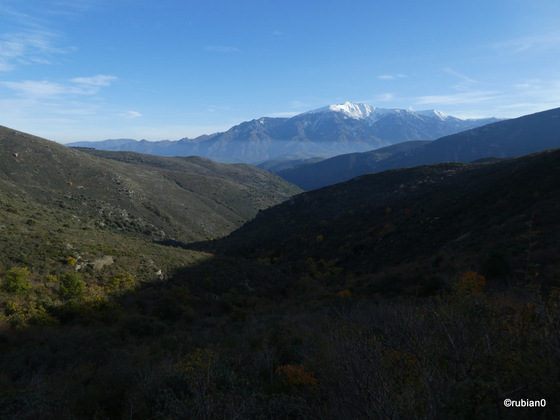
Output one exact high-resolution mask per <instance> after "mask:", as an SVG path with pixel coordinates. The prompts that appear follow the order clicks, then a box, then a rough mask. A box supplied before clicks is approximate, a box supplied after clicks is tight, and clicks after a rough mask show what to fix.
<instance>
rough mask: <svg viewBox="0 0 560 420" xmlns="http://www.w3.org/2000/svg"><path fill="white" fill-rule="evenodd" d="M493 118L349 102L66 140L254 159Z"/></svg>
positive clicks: (379, 143)
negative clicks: (175, 132) (205, 127)
mask: <svg viewBox="0 0 560 420" xmlns="http://www.w3.org/2000/svg"><path fill="white" fill-rule="evenodd" d="M495 121H498V120H497V119H495V118H488V119H469V120H462V119H459V118H455V117H452V116H449V115H445V114H443V113H441V112H438V111H418V112H414V111H411V110H403V109H381V108H375V107H371V106H369V105H365V104H354V103H350V102H347V103H345V104H343V105H330V106H327V107H324V108H320V109H317V110H314V111H310V112H306V113H303V114H299V115H296V116H294V117H292V118H260V119H256V120H252V121H248V122H243V123H241V124H239V125H236V126H234V127H232V128H231V129H229V130H228V131H226V132H224V133H215V134H211V135H204V136H200V137H197V138H195V139H188V138H185V139H182V140H177V141H170V140H164V141H159V142H149V141H146V140H141V141H134V140H133V141H129V142H126V141H123V140H122V139H119V140H106V141H103V142H77V143H70V144H69V146H73V147H76V146H78V147H94V148H97V149H104V150H113V151H115V150H120V151H124V150H128V151H135V152H140V153H149V154H154V155H161V156H190V155H196V156H202V157H206V158H209V159H212V160H215V161H219V162H245V163H258V162H263V161H267V160H274V159H278V158H280V157H282V156H285V155H290V154H295V155H297V156H299V157H298V158H310V157H317V156H319V157H330V156H334V155H339V154H343V153H351V152H363V151H366V150H371V149H374V148H379V147H383V146H388V145H390V144H394V143H399V142H404V141H409V140H433V139H436V138H438V137H441V136H445V135H448V134H453V133H457V132H460V131H464V130H468V129H470V128H474V127H478V126H481V125H484V124H488V123H490V122H495Z"/></svg>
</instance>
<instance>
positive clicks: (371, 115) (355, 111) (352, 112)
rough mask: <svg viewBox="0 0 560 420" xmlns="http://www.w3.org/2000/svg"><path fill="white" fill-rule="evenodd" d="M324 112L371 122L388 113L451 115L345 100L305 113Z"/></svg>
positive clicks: (431, 116)
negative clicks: (380, 106)
mask: <svg viewBox="0 0 560 420" xmlns="http://www.w3.org/2000/svg"><path fill="white" fill-rule="evenodd" d="M324 112H339V113H341V114H343V115H344V116H345V117H347V118H352V119H355V120H362V119H367V120H369V121H370V123H374V122H375V121H377V120H379V119H380V118H381V117H383V116H385V115H387V114H400V113H405V114H406V113H410V114H412V115H416V116H423V117H429V118H437V119H440V120H442V121H444V120H446V119H447V118H448V117H449V116H448V115H446V114H444V113H443V112H440V111H436V110H433V109H432V110H425V111H414V110H412V109H408V110H406V109H399V108H396V109H385V108H377V107H374V106H371V105H367V104H361V103H354V102H345V103H343V104H338V105H328V106H325V107H322V108H318V109H315V110H313V111H309V112H306V113H305V114H321V113H324Z"/></svg>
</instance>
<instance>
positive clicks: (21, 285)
mask: <svg viewBox="0 0 560 420" xmlns="http://www.w3.org/2000/svg"><path fill="white" fill-rule="evenodd" d="M30 274H31V273H30V272H29V270H28V269H27V268H19V267H14V268H12V269H10V270H8V272H7V273H6V275H5V276H4V282H3V283H2V288H3V289H4V290H5V291H7V292H10V293H20V292H25V291H26V290H29V289H30V288H31V283H30V282H29V280H27V278H28V277H29V275H30Z"/></svg>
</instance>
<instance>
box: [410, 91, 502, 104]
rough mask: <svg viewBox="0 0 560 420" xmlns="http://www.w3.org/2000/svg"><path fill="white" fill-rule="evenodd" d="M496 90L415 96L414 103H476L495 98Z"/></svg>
mask: <svg viewBox="0 0 560 420" xmlns="http://www.w3.org/2000/svg"><path fill="white" fill-rule="evenodd" d="M496 97H497V92H495V91H474V92H460V93H453V94H449V95H426V96H420V97H418V98H416V104H419V105H426V104H431V105H463V104H478V103H481V102H487V101H491V100H493V99H495V98H496Z"/></svg>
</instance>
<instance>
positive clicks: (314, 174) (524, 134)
mask: <svg viewBox="0 0 560 420" xmlns="http://www.w3.org/2000/svg"><path fill="white" fill-rule="evenodd" d="M559 146H560V108H558V109H552V110H549V111H545V112H540V113H537V114H533V115H527V116H524V117H520V118H516V119H512V120H507V121H501V122H496V123H493V124H489V125H486V126H483V127H480V128H474V129H472V130H468V131H464V132H461V133H458V134H454V135H451V136H446V137H442V138H439V139H437V140H435V141H433V142H426V143H419V142H413V143H406V144H404V145H403V148H402V150H399V148H392V147H388V148H383V149H378V150H373V151H369V152H365V153H356V154H348V155H341V156H336V157H334V158H330V159H326V160H324V161H321V162H319V163H312V164H306V165H301V166H297V167H293V168H289V169H286V170H281V171H278V173H279V174H280V175H281V176H282V177H284V178H285V179H286V180H288V181H290V182H292V183H294V184H296V185H299V186H300V187H301V188H303V189H306V190H310V189H315V188H320V187H322V186H325V185H331V184H335V183H337V182H343V181H346V180H348V179H351V178H353V177H355V176H358V175H362V174H366V173H375V172H381V171H384V170H387V169H393V168H405V167H411V166H417V165H425V164H431V163H440V162H472V161H475V160H478V159H482V158H489V157H495V158H507V157H515V156H522V155H525V154H529V153H534V152H538V151H541V150H546V149H550V148H554V147H559Z"/></svg>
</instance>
